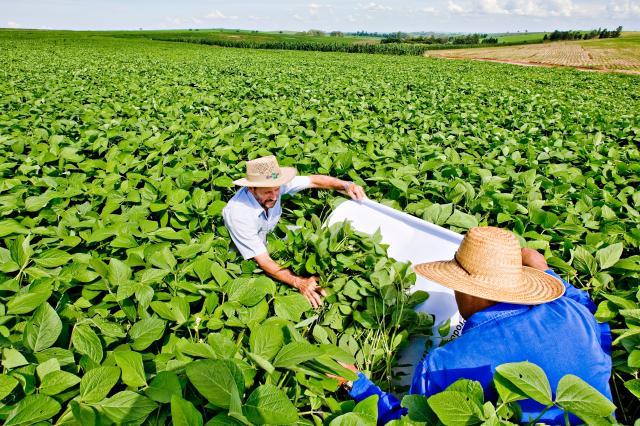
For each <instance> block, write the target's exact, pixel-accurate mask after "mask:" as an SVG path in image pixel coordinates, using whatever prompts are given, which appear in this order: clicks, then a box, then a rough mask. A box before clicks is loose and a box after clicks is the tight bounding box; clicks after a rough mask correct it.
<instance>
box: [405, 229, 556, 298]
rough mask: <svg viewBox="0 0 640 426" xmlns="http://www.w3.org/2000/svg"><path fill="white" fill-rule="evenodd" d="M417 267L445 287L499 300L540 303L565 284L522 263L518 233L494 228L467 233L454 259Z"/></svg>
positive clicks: (422, 264)
mask: <svg viewBox="0 0 640 426" xmlns="http://www.w3.org/2000/svg"><path fill="white" fill-rule="evenodd" d="M414 270H415V271H416V272H417V273H418V274H420V275H422V276H424V277H426V278H428V279H430V280H432V281H435V282H437V283H439V284H442V285H443V286H445V287H448V288H450V289H453V290H456V291H458V292H460V293H465V294H470V295H472V296H476V297H480V298H482V299H487V300H493V301H496V302H509V303H518V304H522V305H537V304H540V303H546V302H550V301H552V300H555V299H557V298H559V297H560V296H562V295H563V294H564V290H565V288H564V284H563V283H562V282H561V281H560V280H558V279H557V278H555V277H553V276H551V275H549V274H547V273H546V272H544V271H540V270H538V269H534V268H530V267H527V266H522V251H521V249H520V243H519V242H518V239H517V238H516V236H515V235H513V234H512V233H511V232H509V231H505V230H503V229H500V228H494V227H477V228H472V229H470V230H469V232H467V234H466V235H465V236H464V239H463V240H462V243H461V244H460V247H459V248H458V251H457V252H456V254H455V257H454V259H452V260H446V261H438V262H428V263H421V264H419V265H416V266H414Z"/></svg>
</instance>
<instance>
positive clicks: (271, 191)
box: [249, 186, 280, 210]
mask: <svg viewBox="0 0 640 426" xmlns="http://www.w3.org/2000/svg"><path fill="white" fill-rule="evenodd" d="M249 192H251V193H252V194H253V196H254V197H255V199H256V201H258V203H259V204H260V205H261V206H262V208H264V209H265V210H268V209H270V208H273V206H275V205H276V202H277V201H278V197H279V196H280V187H279V186H274V187H270V188H249Z"/></svg>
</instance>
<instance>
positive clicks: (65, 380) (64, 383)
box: [40, 371, 80, 395]
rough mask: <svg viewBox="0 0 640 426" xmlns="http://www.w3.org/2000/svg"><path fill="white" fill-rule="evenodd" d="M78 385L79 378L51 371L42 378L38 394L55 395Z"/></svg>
mask: <svg viewBox="0 0 640 426" xmlns="http://www.w3.org/2000/svg"><path fill="white" fill-rule="evenodd" d="M78 383H80V378H79V377H78V376H76V375H74V374H71V373H69V372H66V371H52V372H51V373H49V374H47V375H46V376H44V378H43V379H42V384H41V385H40V393H43V394H45V395H57V394H59V393H60V392H62V391H64V390H67V389H69V388H70V387H72V386H75V385H77V384H78Z"/></svg>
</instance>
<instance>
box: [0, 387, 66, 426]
mask: <svg viewBox="0 0 640 426" xmlns="http://www.w3.org/2000/svg"><path fill="white" fill-rule="evenodd" d="M60 408H61V407H60V404H59V403H58V401H56V400H55V399H53V398H51V397H50V396H46V395H39V394H38V395H27V396H26V397H24V399H22V400H20V402H18V403H17V404H16V405H15V406H14V408H13V409H12V410H11V411H10V412H9V415H8V416H7V420H6V421H5V423H4V425H5V426H14V425H31V424H34V423H38V422H41V421H43V420H48V419H50V418H52V417H53V416H55V415H56V414H58V412H59V411H60Z"/></svg>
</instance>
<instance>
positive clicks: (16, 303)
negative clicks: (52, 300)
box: [7, 289, 51, 315]
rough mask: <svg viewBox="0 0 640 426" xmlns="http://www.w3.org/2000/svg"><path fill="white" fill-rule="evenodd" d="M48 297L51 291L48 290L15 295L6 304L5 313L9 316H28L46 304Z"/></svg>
mask: <svg viewBox="0 0 640 426" xmlns="http://www.w3.org/2000/svg"><path fill="white" fill-rule="evenodd" d="M50 296H51V290H48V289H42V290H38V291H34V292H29V293H22V294H17V295H16V296H15V297H14V298H13V299H11V300H10V301H9V303H7V313H8V314H9V315H22V314H28V313H29V312H31V311H33V310H34V309H36V308H37V307H39V306H40V305H42V304H43V303H44V302H46V301H47V299H48V298H49V297H50Z"/></svg>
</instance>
